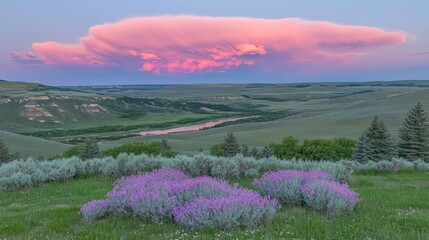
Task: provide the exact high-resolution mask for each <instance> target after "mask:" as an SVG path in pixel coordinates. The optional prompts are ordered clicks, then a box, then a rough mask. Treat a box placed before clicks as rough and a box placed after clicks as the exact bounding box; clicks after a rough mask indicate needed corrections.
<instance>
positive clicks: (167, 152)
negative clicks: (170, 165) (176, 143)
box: [161, 139, 177, 158]
mask: <svg viewBox="0 0 429 240" xmlns="http://www.w3.org/2000/svg"><path fill="white" fill-rule="evenodd" d="M176 154H177V153H176V152H174V151H172V150H171V146H170V144H169V143H168V142H167V140H165V139H162V140H161V155H162V156H163V157H168V158H172V157H175V156H176Z"/></svg>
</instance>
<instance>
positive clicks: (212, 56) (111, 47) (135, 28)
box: [11, 16, 406, 73]
mask: <svg viewBox="0 0 429 240" xmlns="http://www.w3.org/2000/svg"><path fill="white" fill-rule="evenodd" d="M405 39H406V36H405V34H403V33H401V32H387V31H384V30H382V29H379V28H373V27H366V26H346V25H339V24H334V23H330V22H321V21H307V20H303V19H297V18H285V19H256V18H242V17H200V16H159V17H137V18H131V19H127V20H123V21H120V22H117V23H110V24H102V25H96V26H93V27H91V28H90V29H89V34H88V36H84V37H82V38H80V40H79V42H78V43H76V44H64V43H59V42H54V41H51V42H41V43H33V46H32V47H33V49H34V51H35V52H34V53H31V52H30V53H29V52H21V53H25V54H19V53H16V54H11V56H12V59H13V60H15V61H17V62H22V63H28V62H29V57H28V56H30V57H31V59H30V60H31V61H30V62H32V63H34V62H37V61H41V62H42V63H43V64H45V65H53V66H82V67H118V68H121V69H130V70H136V71H137V70H140V71H145V72H153V73H163V72H171V73H175V72H183V73H189V72H210V71H225V70H228V69H231V68H235V67H238V66H246V65H248V66H249V65H255V66H258V64H259V63H261V64H260V66H267V65H270V63H273V62H275V63H276V66H282V65H283V64H284V65H287V64H289V63H301V62H303V63H304V62H332V61H345V60H348V59H350V58H354V57H356V56H359V55H362V54H365V53H366V52H368V51H370V50H371V49H373V48H377V47H383V46H395V45H398V44H401V43H402V42H404V41H405ZM35 56H37V58H38V59H36V57H35ZM21 57H22V58H21ZM279 63H280V64H279Z"/></svg>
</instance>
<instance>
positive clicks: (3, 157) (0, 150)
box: [0, 139, 11, 164]
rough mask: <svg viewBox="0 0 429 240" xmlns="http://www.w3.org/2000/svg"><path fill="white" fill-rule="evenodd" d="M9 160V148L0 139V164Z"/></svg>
mask: <svg viewBox="0 0 429 240" xmlns="http://www.w3.org/2000/svg"><path fill="white" fill-rule="evenodd" d="M10 160H11V156H10V154H9V148H8V147H7V146H6V144H5V143H4V142H3V141H2V140H1V139H0V164H2V163H6V162H9V161H10Z"/></svg>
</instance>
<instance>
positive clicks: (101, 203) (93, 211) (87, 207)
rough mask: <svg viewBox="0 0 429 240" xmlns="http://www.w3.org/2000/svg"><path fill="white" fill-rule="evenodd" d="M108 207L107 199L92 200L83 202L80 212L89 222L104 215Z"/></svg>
mask: <svg viewBox="0 0 429 240" xmlns="http://www.w3.org/2000/svg"><path fill="white" fill-rule="evenodd" d="M108 209H109V201H108V200H94V201H90V202H87V203H85V204H84V205H83V206H82V207H81V209H80V214H81V215H82V217H83V219H84V220H85V221H87V222H90V221H93V220H96V219H98V218H101V217H104V216H105V215H106V213H107V211H108Z"/></svg>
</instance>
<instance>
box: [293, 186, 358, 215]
mask: <svg viewBox="0 0 429 240" xmlns="http://www.w3.org/2000/svg"><path fill="white" fill-rule="evenodd" d="M301 189H302V194H303V197H304V201H305V203H306V204H307V205H308V206H310V207H312V208H314V209H316V210H318V211H323V212H326V213H327V214H328V216H332V215H336V214H338V213H346V212H350V211H352V210H353V209H354V207H355V206H356V204H357V203H358V202H359V201H360V199H359V198H358V193H357V192H355V191H353V190H351V189H350V188H349V186H348V184H347V183H344V184H341V183H339V182H335V181H326V180H317V181H311V182H307V183H306V184H304V186H302V188H301Z"/></svg>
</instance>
